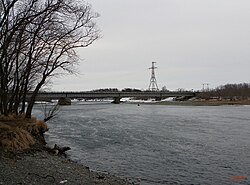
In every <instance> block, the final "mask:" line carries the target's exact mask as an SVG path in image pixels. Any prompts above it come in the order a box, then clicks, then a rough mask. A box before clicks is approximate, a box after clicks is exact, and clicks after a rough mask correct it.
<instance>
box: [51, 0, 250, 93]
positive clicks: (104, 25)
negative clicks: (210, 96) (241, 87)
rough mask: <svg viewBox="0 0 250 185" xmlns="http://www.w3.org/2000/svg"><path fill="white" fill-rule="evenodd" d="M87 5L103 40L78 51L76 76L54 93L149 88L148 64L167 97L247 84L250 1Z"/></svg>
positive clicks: (57, 83) (125, 0) (57, 84)
mask: <svg viewBox="0 0 250 185" xmlns="http://www.w3.org/2000/svg"><path fill="white" fill-rule="evenodd" d="M88 2H89V3H90V4H92V7H93V10H94V11H96V12H98V13H100V15H101V16H100V17H99V18H98V19H97V20H96V22H97V24H98V27H99V28H100V29H101V30H102V36H103V37H102V38H101V39H99V40H98V41H96V42H95V43H93V45H91V46H90V47H88V48H84V49H81V50H80V51H79V55H80V58H81V62H80V65H79V71H80V72H81V74H80V75H78V76H65V77H63V78H60V79H57V80H54V83H53V86H52V88H51V89H52V90H64V91H75V90H77V91H84V90H91V89H98V88H118V89H122V88H125V87H131V88H138V89H147V88H148V86H149V80H150V73H151V72H150V70H149V69H148V68H149V67H150V66H151V62H152V61H154V62H157V63H156V66H157V67H158V69H157V70H156V79H157V83H158V86H159V87H160V88H161V87H163V86H166V87H167V89H169V90H176V89H178V88H184V89H186V90H191V89H195V90H199V89H201V88H202V84H203V83H209V84H210V85H209V87H211V88H214V87H217V86H219V85H222V84H227V83H242V82H248V83H249V82H250V80H249V77H250V73H249V71H250V0H88Z"/></svg>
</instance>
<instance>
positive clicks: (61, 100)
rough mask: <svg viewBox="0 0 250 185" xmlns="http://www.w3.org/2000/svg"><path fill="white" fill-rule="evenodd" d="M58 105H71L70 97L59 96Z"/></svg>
mask: <svg viewBox="0 0 250 185" xmlns="http://www.w3.org/2000/svg"><path fill="white" fill-rule="evenodd" d="M58 105H71V99H70V98H65V97H61V98H59V100H58Z"/></svg>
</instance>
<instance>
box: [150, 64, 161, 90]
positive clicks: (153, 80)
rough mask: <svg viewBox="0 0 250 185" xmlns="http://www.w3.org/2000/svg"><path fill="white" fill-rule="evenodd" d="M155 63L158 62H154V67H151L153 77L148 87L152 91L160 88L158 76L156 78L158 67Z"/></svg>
mask: <svg viewBox="0 0 250 185" xmlns="http://www.w3.org/2000/svg"><path fill="white" fill-rule="evenodd" d="M155 63H156V62H152V67H150V68H149V69H151V78H150V82H149V87H148V89H149V90H150V91H158V90H159V88H158V85H157V82H156V78H155V69H157V67H155Z"/></svg>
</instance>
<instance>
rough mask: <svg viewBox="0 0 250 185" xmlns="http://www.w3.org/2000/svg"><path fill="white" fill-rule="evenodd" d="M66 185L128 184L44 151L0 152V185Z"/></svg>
mask: <svg viewBox="0 0 250 185" xmlns="http://www.w3.org/2000/svg"><path fill="white" fill-rule="evenodd" d="M0 152H1V151H0ZM12 184H13V185H14V184H24V185H25V184H30V185H32V184H34V185H44V184H66V185H83V184H84V185H131V184H133V183H130V182H128V181H126V180H123V179H120V178H118V177H116V176H113V175H110V174H104V173H98V172H93V171H91V170H90V169H89V168H88V167H86V166H83V165H81V164H78V163H75V162H73V161H71V160H69V159H67V158H65V157H63V156H57V155H54V154H49V153H48V152H47V151H45V150H39V151H32V152H26V153H20V154H17V155H12V156H10V155H9V153H4V152H3V151H2V152H1V153H0V185H12Z"/></svg>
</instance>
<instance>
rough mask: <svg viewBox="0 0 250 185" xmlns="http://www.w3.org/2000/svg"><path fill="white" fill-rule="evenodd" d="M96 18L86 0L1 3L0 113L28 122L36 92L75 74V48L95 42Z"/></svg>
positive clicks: (26, 0)
mask: <svg viewBox="0 0 250 185" xmlns="http://www.w3.org/2000/svg"><path fill="white" fill-rule="evenodd" d="M97 17H98V15H97V14H96V13H94V12H92V10H91V6H90V5H88V4H86V3H84V1H72V0H2V1H0V114H3V115H5V116H8V114H9V113H15V114H18V113H19V112H23V113H26V118H30V117H31V112H32V108H33V105H34V102H35V98H36V96H37V94H38V92H39V90H40V89H41V88H42V87H43V86H45V85H46V84H47V83H48V82H49V81H50V80H51V78H52V77H54V76H56V75H61V74H62V73H65V72H68V73H74V72H75V71H76V69H75V68H74V66H75V64H77V62H78V57H77V54H76V49H77V48H84V47H87V46H89V45H90V44H92V43H93V42H94V41H95V40H96V39H98V37H99V30H98V29H97V28H96V24H95V22H94V20H95V18H97ZM28 92H29V97H27V93H28ZM27 100H28V105H27V107H25V104H26V101H27Z"/></svg>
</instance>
